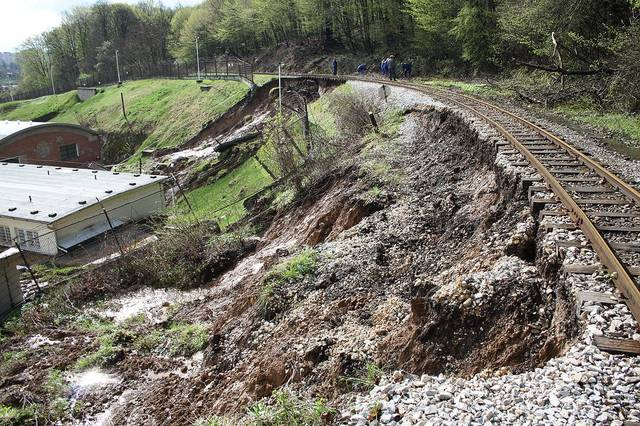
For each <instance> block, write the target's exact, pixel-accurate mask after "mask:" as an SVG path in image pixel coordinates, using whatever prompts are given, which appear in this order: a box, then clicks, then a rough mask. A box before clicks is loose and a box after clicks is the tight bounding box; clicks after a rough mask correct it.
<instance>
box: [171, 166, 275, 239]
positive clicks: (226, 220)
mask: <svg viewBox="0 0 640 426" xmlns="http://www.w3.org/2000/svg"><path fill="white" fill-rule="evenodd" d="M272 182H273V179H272V178H271V177H270V176H269V175H268V174H267V172H266V171H265V170H264V169H263V168H262V167H261V166H260V165H259V164H258V162H257V161H256V160H255V159H254V158H249V159H248V160H246V161H245V162H244V163H242V164H241V165H240V166H238V167H236V168H235V169H233V170H232V171H231V172H229V173H227V174H226V175H225V176H223V177H222V178H220V179H218V180H216V181H215V182H213V183H211V184H209V185H205V186H201V187H200V188H197V189H194V190H193V191H190V192H189V193H188V194H187V197H188V199H189V202H190V203H191V206H192V207H193V210H194V212H195V214H196V216H197V217H198V219H200V220H203V219H207V220H215V221H218V222H219V223H220V225H221V227H222V228H223V229H226V228H227V227H228V226H229V225H231V224H233V223H235V222H237V221H238V220H240V219H242V218H243V217H244V216H245V215H246V214H247V211H246V209H245V208H244V205H243V203H242V202H237V203H236V201H238V200H242V199H243V198H245V197H248V196H250V195H251V194H253V193H255V192H257V191H259V190H260V189H262V188H264V187H266V186H267V185H269V184H271V183H272ZM232 203H235V204H233V205H230V204H232ZM178 210H179V212H180V213H179V216H178V218H177V219H178V220H185V219H186V220H191V213H190V212H189V210H188V209H187V206H186V204H185V203H184V201H182V202H181V203H180V204H179V209H178Z"/></svg>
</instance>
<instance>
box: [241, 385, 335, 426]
mask: <svg viewBox="0 0 640 426" xmlns="http://www.w3.org/2000/svg"><path fill="white" fill-rule="evenodd" d="M333 412H334V410H333V409H332V408H331V407H329V406H328V405H327V402H326V401H325V400H324V399H322V398H318V399H316V400H315V401H313V402H308V401H302V400H300V399H299V398H298V397H296V396H295V395H293V394H292V393H290V392H289V391H287V390H278V391H275V392H274V393H273V396H272V403H271V404H266V403H264V402H258V403H257V404H255V405H253V406H252V407H251V408H249V416H250V417H251V419H252V422H253V423H254V424H255V425H257V426H316V425H323V424H325V423H326V419H327V418H328V417H329V416H331V415H332V414H333Z"/></svg>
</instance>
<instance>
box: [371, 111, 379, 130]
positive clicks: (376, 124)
mask: <svg viewBox="0 0 640 426" xmlns="http://www.w3.org/2000/svg"><path fill="white" fill-rule="evenodd" d="M369 121H371V125H372V126H373V131H374V132H376V133H378V122H377V121H376V117H375V115H373V112H369Z"/></svg>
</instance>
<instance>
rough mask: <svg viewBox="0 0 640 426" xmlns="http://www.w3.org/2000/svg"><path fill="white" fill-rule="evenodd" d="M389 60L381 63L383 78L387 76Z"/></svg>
mask: <svg viewBox="0 0 640 426" xmlns="http://www.w3.org/2000/svg"><path fill="white" fill-rule="evenodd" d="M388 60H389V59H387V58H385V59H383V60H382V62H380V72H381V73H382V75H383V76H385V77H386V76H387V61H388Z"/></svg>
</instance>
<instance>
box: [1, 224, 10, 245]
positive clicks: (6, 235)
mask: <svg viewBox="0 0 640 426" xmlns="http://www.w3.org/2000/svg"><path fill="white" fill-rule="evenodd" d="M0 244H5V245H10V244H11V230H10V229H9V228H7V227H6V226H0Z"/></svg>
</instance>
